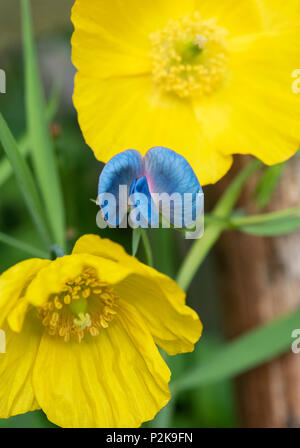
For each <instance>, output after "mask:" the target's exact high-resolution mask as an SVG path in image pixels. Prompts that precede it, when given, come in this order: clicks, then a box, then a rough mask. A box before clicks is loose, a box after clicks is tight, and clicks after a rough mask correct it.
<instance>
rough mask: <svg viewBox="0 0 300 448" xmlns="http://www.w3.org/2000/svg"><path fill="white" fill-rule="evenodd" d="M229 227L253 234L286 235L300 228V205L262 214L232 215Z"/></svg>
mask: <svg viewBox="0 0 300 448" xmlns="http://www.w3.org/2000/svg"><path fill="white" fill-rule="evenodd" d="M227 227H228V228H229V229H230V228H231V229H238V230H240V231H242V232H245V233H249V234H251V235H262V236H278V235H285V234H287V233H291V232H294V231H295V230H298V229H299V228H300V206H296V207H291V208H286V209H283V210H279V211H277V212H272V213H264V214H261V215H252V216H241V217H239V216H232V217H231V218H230V219H229V220H228V225H227Z"/></svg>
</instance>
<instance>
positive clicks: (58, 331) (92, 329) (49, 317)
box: [38, 268, 118, 342]
mask: <svg viewBox="0 0 300 448" xmlns="http://www.w3.org/2000/svg"><path fill="white" fill-rule="evenodd" d="M117 300H118V297H117V295H116V294H115V293H114V291H113V290H112V288H111V287H110V286H109V285H108V284H107V283H104V282H101V281H100V280H99V279H98V277H97V274H96V271H95V270H94V269H93V268H86V269H84V271H83V273H82V274H81V275H79V276H78V277H76V278H74V279H69V280H68V281H67V282H66V283H65V286H64V287H63V289H62V291H61V292H60V293H59V294H55V295H51V296H50V297H49V299H48V301H47V303H46V304H45V305H44V306H43V307H42V308H39V309H38V317H39V318H40V319H41V320H42V322H43V325H44V326H45V327H46V329H47V331H48V333H49V334H50V335H52V336H60V337H62V338H63V339H64V340H65V341H66V342H68V341H70V340H76V341H78V342H81V341H82V339H83V338H84V336H85V335H86V334H90V335H91V336H97V335H98V334H99V331H100V329H102V328H107V327H108V325H109V323H110V321H111V320H112V319H113V317H114V316H115V314H116V308H117V304H116V302H117Z"/></svg>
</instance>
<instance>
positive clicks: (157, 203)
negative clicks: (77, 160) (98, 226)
mask: <svg viewBox="0 0 300 448" xmlns="http://www.w3.org/2000/svg"><path fill="white" fill-rule="evenodd" d="M98 200H99V204H100V207H101V209H102V212H103V215H104V218H105V219H106V220H107V222H108V223H109V224H110V225H113V226H118V225H120V226H123V224H122V223H123V222H124V219H125V217H126V216H127V212H128V204H129V206H130V207H131V215H132V214H133V215H134V217H135V220H134V221H135V223H138V225H137V226H139V227H154V228H155V227H158V226H159V222H160V215H161V216H162V217H163V218H164V219H165V220H166V221H168V222H169V223H171V224H172V225H173V226H174V227H178V228H184V227H189V226H191V225H192V224H193V223H195V222H196V220H197V218H198V217H199V215H200V214H201V213H202V210H203V192H202V188H201V186H200V184H199V181H198V179H197V177H196V175H195V173H194V171H193V169H192V167H191V166H190V164H189V163H188V161H187V160H186V159H185V158H184V157H183V156H181V155H180V154H177V153H176V152H175V151H172V150H171V149H168V148H163V147H159V146H158V147H155V148H151V149H149V151H148V152H147V153H146V155H145V156H144V157H142V155H141V154H140V153H139V152H138V151H135V150H133V149H128V150H126V151H123V152H121V153H120V154H117V155H116V156H114V157H113V158H112V159H111V160H110V161H109V162H108V163H107V164H106V165H105V167H104V168H103V171H102V173H101V175H100V179H99V189H98ZM131 218H132V216H131Z"/></svg>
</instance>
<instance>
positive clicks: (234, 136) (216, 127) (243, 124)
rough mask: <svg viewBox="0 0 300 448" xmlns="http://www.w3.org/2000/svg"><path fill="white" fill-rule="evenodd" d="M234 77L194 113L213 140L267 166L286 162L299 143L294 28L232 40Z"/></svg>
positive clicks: (299, 56) (298, 54)
mask: <svg viewBox="0 0 300 448" xmlns="http://www.w3.org/2000/svg"><path fill="white" fill-rule="evenodd" d="M230 44H231V61H230V70H231V79H230V82H228V85H227V86H226V88H224V89H223V90H222V91H220V92H219V93H218V95H215V96H214V97H212V98H211V99H209V100H207V101H205V102H202V101H201V100H199V102H198V103H197V102H195V112H196V115H197V117H198V120H199V122H200V124H201V127H202V129H203V130H204V133H205V135H206V137H207V138H210V141H211V144H212V145H214V146H215V147H216V148H218V149H219V150H222V151H223V152H225V153H227V154H232V153H242V154H252V155H254V156H256V157H258V158H259V159H261V160H262V161H263V162H264V163H266V164H269V165H271V164H275V163H279V162H282V161H284V160H287V159H288V158H289V157H291V156H292V155H293V154H294V153H295V152H296V151H297V150H298V148H299V144H300V126H299V123H300V101H299V96H298V95H296V94H295V93H293V91H292V83H293V81H294V79H293V78H292V73H293V71H294V69H295V67H297V64H298V62H299V60H300V46H299V36H298V33H297V32H295V31H291V32H282V33H280V34H278V33H277V34H270V35H257V36H249V37H248V38H240V39H232V40H231V42H230Z"/></svg>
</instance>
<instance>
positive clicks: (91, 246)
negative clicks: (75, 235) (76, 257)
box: [72, 234, 136, 262]
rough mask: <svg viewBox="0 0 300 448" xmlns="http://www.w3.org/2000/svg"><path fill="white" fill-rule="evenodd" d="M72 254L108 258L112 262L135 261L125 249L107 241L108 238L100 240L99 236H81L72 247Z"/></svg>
mask: <svg viewBox="0 0 300 448" xmlns="http://www.w3.org/2000/svg"><path fill="white" fill-rule="evenodd" d="M72 253H73V254H91V255H97V256H98V257H103V258H108V259H109V260H113V261H120V260H125V261H126V262H128V261H130V260H136V259H135V258H134V257H131V256H130V255H128V254H127V253H126V251H125V249H124V248H123V247H122V246H121V245H120V244H118V243H115V242H114V241H111V240H109V239H108V238H101V237H100V236H99V235H92V234H89V235H83V236H82V237H80V238H79V239H78V240H77V241H76V243H75V245H74V247H73V251H72Z"/></svg>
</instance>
